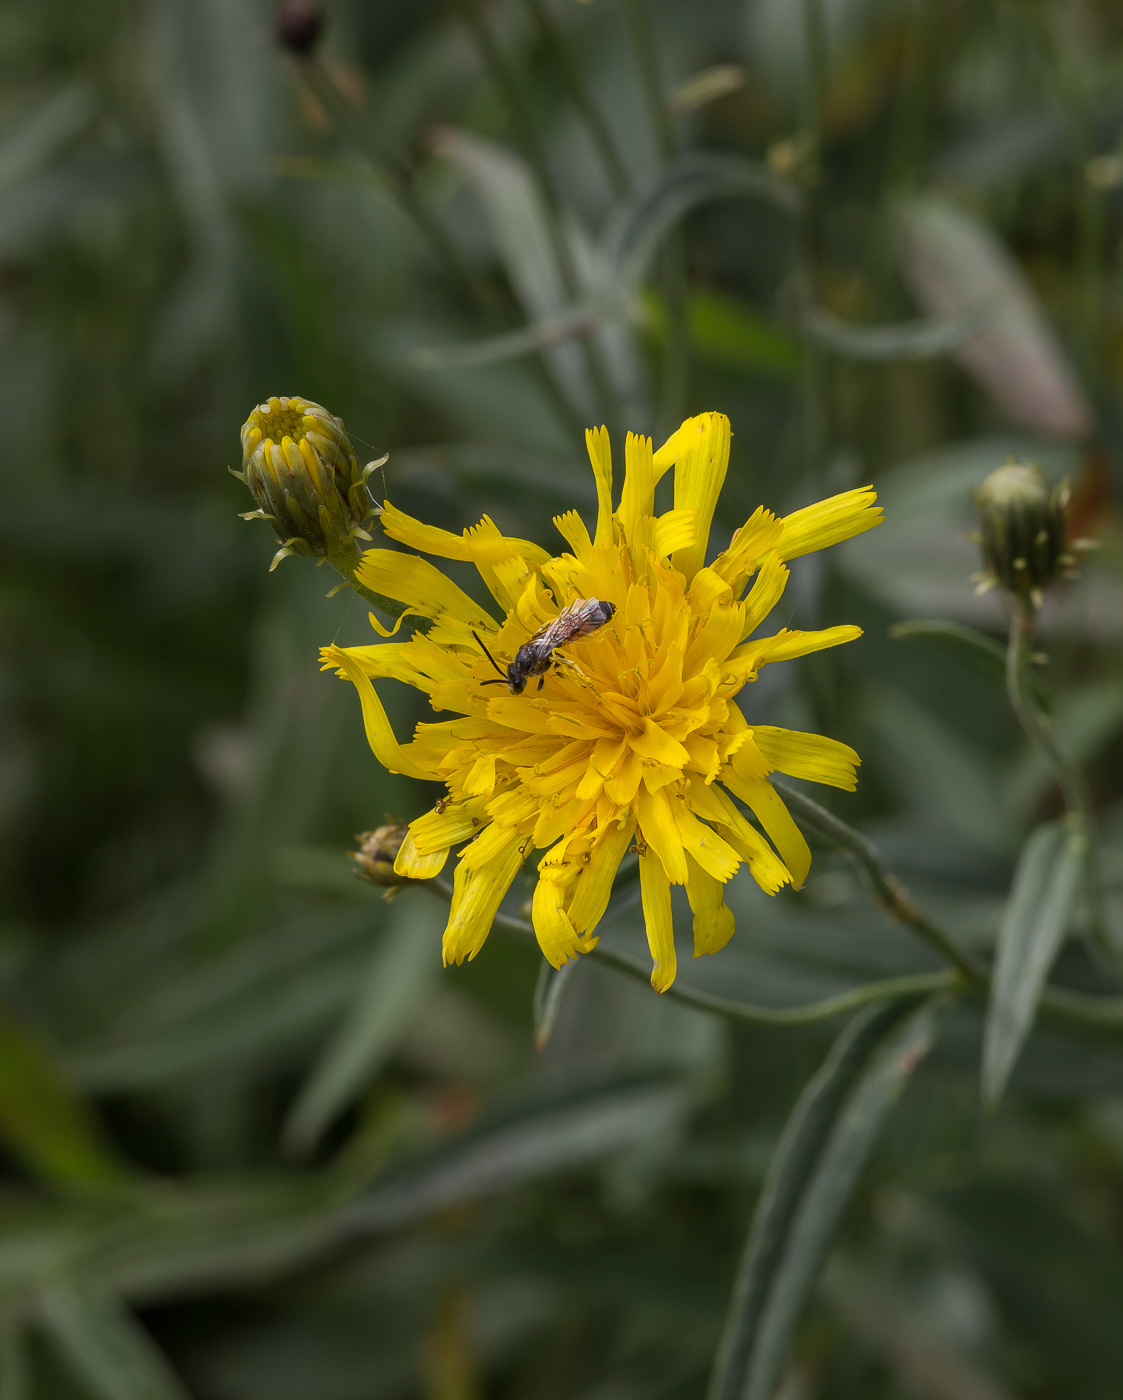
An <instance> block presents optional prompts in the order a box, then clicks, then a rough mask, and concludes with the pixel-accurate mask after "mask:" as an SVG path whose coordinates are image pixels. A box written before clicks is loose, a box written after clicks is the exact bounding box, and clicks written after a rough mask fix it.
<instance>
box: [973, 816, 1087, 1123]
mask: <svg viewBox="0 0 1123 1400" xmlns="http://www.w3.org/2000/svg"><path fill="white" fill-rule="evenodd" d="M1086 850H1087V838H1086V837H1085V835H1084V833H1083V832H1081V831H1077V830H1073V829H1071V828H1069V827H1066V826H1065V825H1063V824H1062V823H1060V822H1048V823H1047V824H1046V825H1044V826H1040V827H1038V828H1037V830H1036V831H1035V832H1034V833H1033V835H1032V836H1031V837H1030V838H1029V840H1028V841H1027V842H1026V844H1025V847H1024V848H1023V850H1022V854H1021V858H1020V859H1019V861H1018V868H1017V870H1016V871H1015V873H1014V884H1013V887H1012V888H1011V891H1010V898H1009V900H1008V901H1007V904H1006V909H1005V912H1004V913H1003V916H1002V926H1001V928H1000V929H999V933H998V956H997V958H996V960H995V968H994V977H993V979H992V981H991V992H990V1005H989V1007H988V1010H987V1023H986V1031H985V1033H984V1037H983V1101H984V1102H985V1104H986V1106H987V1107H988V1108H989V1109H990V1110H991V1111H993V1110H994V1109H995V1108H997V1107H998V1103H999V1101H1000V1099H1001V1098H1002V1094H1003V1091H1004V1089H1005V1088H1006V1082H1007V1080H1008V1079H1009V1078H1010V1072H1011V1070H1012V1069H1013V1068H1014V1065H1015V1063H1016V1062H1017V1059H1018V1055H1019V1054H1020V1053H1021V1049H1022V1046H1023V1045H1024V1044H1025V1040H1026V1037H1027V1036H1028V1035H1029V1032H1030V1028H1031V1027H1032V1025H1033V1022H1034V1018H1035V1016H1036V1014H1037V1003H1038V1002H1039V1000H1040V999H1041V992H1042V988H1043V987H1044V986H1045V980H1046V978H1047V977H1048V975H1049V969H1050V968H1051V967H1052V965H1053V960H1054V959H1055V958H1056V956H1057V953H1058V952H1059V950H1060V946H1061V943H1062V942H1063V941H1064V935H1065V931H1066V929H1067V928H1068V923H1069V920H1070V918H1071V917H1072V911H1073V908H1074V906H1075V904H1076V898H1077V894H1078V893H1079V889H1080V878H1081V873H1082V871H1083V868H1084V859H1085V854H1086Z"/></svg>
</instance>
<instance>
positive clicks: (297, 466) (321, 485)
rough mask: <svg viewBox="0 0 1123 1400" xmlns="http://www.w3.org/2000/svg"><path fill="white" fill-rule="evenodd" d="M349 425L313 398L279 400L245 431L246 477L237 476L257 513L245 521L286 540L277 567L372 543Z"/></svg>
mask: <svg viewBox="0 0 1123 1400" xmlns="http://www.w3.org/2000/svg"><path fill="white" fill-rule="evenodd" d="M376 465H377V464H376V463H374V462H371V463H368V465H367V466H366V467H360V466H359V459H358V458H357V457H356V455H355V450H354V448H353V447H352V446H351V444H350V442H349V441H348V440H347V434H346V432H345V431H344V428H343V423H342V422H341V421H340V419H338V418H335V417H333V416H332V414H330V413H329V412H328V411H327V409H325V408H321V407H320V405H319V404H317V403H311V402H309V400H308V399H299V398H274V399H270V400H269V402H268V403H264V404H261V405H260V406H259V407H258V408H255V409H254V411H253V412H252V413H251V414H250V416H249V418H248V419H247V420H246V423H245V425H244V427H243V428H242V470H241V471H240V472H235V473H234V475H235V476H237V477H238V478H239V479H240V480H242V481H244V482H245V483H246V485H247V486H248V487H249V488H250V491H251V492H252V493H253V498H254V500H255V501H256V502H257V505H258V509H257V510H255V511H247V512H246V514H245V515H244V517H243V518H244V519H246V520H254V519H257V520H268V521H269V523H270V524H271V525H272V526H273V529H274V530H275V531H276V534H277V538H278V539H279V540H280V541H281V548H280V549H279V550H278V551H277V554H276V556H275V557H274V559H273V563H272V565H271V567H272V568H276V566H277V564H278V563H279V562H280V561H281V560H282V559H283V558H284V557H285V556H286V555H288V554H311V555H317V556H319V557H320V558H331V557H332V556H333V555H337V554H339V553H340V552H341V551H343V550H346V549H348V548H349V547H351V546H353V545H354V542H355V540H356V539H363V540H369V539H370V535H369V534H368V533H367V531H366V530H365V529H364V528H363V527H364V525H365V524H366V522H367V520H368V519H369V518H370V517H371V516H372V515H373V514H374V513H375V512H376V510H377V507H376V506H375V504H374V501H373V500H372V499H371V495H370V492H369V491H368V490H367V484H366V482H367V477H368V476H369V475H370V473H371V471H373V470H374V467H375V466H376Z"/></svg>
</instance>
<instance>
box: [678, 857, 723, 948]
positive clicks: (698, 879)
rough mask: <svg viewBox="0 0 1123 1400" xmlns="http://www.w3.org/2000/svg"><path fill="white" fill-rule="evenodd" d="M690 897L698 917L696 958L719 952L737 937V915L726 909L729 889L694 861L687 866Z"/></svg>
mask: <svg viewBox="0 0 1123 1400" xmlns="http://www.w3.org/2000/svg"><path fill="white" fill-rule="evenodd" d="M686 872H687V873H686V897H687V899H689V900H690V908H691V911H692V912H693V914H694V956H695V957H696V958H700V957H701V956H702V955H703V954H704V953H718V952H720V951H721V949H722V948H724V947H725V945H726V944H727V943H728V942H729V940H730V939H731V938H732V937H733V915H732V913H731V912H730V910H729V909H728V908H727V907H726V903H725V886H724V885H723V884H722V882H721V881H720V880H715V879H714V877H713V876H712V875H709V874H707V873H706V871H704V870H703V869H702V867H701V866H700V865H699V864H698V863H697V862H696V861H695V860H693V859H691V860H688V861H687V863H686Z"/></svg>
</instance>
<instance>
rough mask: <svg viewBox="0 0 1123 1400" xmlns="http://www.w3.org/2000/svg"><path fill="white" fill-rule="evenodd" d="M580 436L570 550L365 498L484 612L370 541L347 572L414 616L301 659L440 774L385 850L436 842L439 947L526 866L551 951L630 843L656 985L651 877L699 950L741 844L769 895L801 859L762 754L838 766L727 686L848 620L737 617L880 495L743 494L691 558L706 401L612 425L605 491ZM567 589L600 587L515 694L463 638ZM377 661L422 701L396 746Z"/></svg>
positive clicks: (491, 629) (555, 606)
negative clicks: (759, 632) (375, 636)
mask: <svg viewBox="0 0 1123 1400" xmlns="http://www.w3.org/2000/svg"><path fill="white" fill-rule="evenodd" d="M587 440H588V447H589V457H590V460H591V462H592V466H593V472H594V476H595V479H596V487H597V518H596V523H595V526H594V527H593V532H592V533H591V534H590V530H589V526H588V525H587V524H586V522H584V521H583V520H582V519H581V518H580V517H579V516H578V514H577V513H576V511H569V512H567V513H566V514H565V515H560V516H558V517H557V518H556V519H555V521H554V524H555V525H556V526H557V529H558V530H559V532H560V534H561V536H562V538H563V539H564V541H565V543H566V545H568V547H569V551H570V552H568V553H563V554H559V555H554V556H551V555H548V554H547V553H546V551H545V550H544V549H542V548H540V547H539V546H538V545H535V544H531V543H529V542H528V541H526V540H519V539H513V538H510V537H509V536H505V535H503V534H501V533H500V531H499V530H498V528H497V527H496V526H495V525H494V524H493V523H492V521H491V520H489V519H488V518H487V516H485V517H484V518H483V520H482V521H480V523H479V524H478V525H475V526H472V527H471V528H469V529H466V530H464V531H463V533H462V534H459V535H457V534H453V533H451V532H450V531H447V530H441V529H437V528H436V527H434V526H430V525H426V524H423V523H422V522H421V521H418V520H414V519H413V518H412V517H411V516H408V515H405V514H404V513H403V512H402V511H400V510H398V509H397V508H396V507H394V506H392V505H391V504H390V502H388V501H387V502H386V503H385V505H384V507H383V514H382V517H381V520H382V525H383V528H384V530H385V532H386V534H387V535H389V536H390V537H391V538H392V539H394V540H396V541H397V542H398V543H399V544H401V545H405V546H407V547H409V548H412V549H417V550H421V551H423V552H424V553H426V554H430V555H436V556H437V557H438V558H444V559H454V560H460V561H463V562H465V563H471V564H473V565H475V567H476V569H477V570H478V572H479V575H480V578H481V580H482V582H483V584H484V585H485V586H486V588H487V589H488V591H489V592H490V594H491V596H492V598H493V599H494V600H495V604H496V605H497V606H496V608H495V609H494V615H493V613H492V612H489V611H488V610H486V609H484V608H481V607H480V606H479V605H478V604H477V603H475V602H474V601H473V600H472V599H471V598H470V597H469V596H468V594H467V593H465V592H463V591H462V590H461V589H460V588H459V587H457V586H456V585H455V584H454V583H453V582H452V581H451V580H450V579H448V578H447V577H446V576H445V575H444V574H443V573H442V572H441V571H440V570H439V569H438V568H437V567H436V566H435V565H433V564H431V563H429V562H428V561H427V560H424V559H421V558H420V557H419V556H418V555H416V554H408V553H402V552H399V551H394V550H387V549H371V550H368V551H367V552H366V554H365V555H364V556H363V559H362V562H361V563H360V566H359V570H358V577H359V580H360V582H362V583H364V584H366V585H367V586H368V587H369V588H371V589H373V590H374V591H375V592H378V593H381V594H383V595H384V596H386V597H390V598H394V599H396V600H398V601H400V602H402V603H404V604H406V606H407V608H408V609H409V610H410V615H411V616H412V617H414V618H415V619H416V618H421V619H427V620H428V621H427V624H426V626H425V628H424V630H422V629H420V628H419V629H418V630H416V631H415V632H414V633H413V635H412V636H411V637H410V638H409V640H407V641H404V642H403V641H400V640H396V641H388V642H385V643H382V644H378V645H374V646H365V647H349V648H344V647H337V646H330V647H325V648H324V652H323V664H324V666H325V667H328V668H331V669H334V670H336V671H337V672H338V673H339V674H340V675H341V676H344V677H346V678H347V679H348V680H350V681H352V682H353V684H354V685H355V687H356V689H357V690H358V692H359V697H360V699H361V701H362V710H363V720H364V724H365V726H366V732H367V738H368V741H369V743H370V746H371V748H372V749H373V751H374V753H375V755H376V757H377V758H378V759H379V761H380V762H381V763H382V764H383V765H384V766H385V767H386V768H388V769H390V771H391V772H395V773H404V774H406V775H407V776H409V777H412V778H422V779H428V780H430V781H433V782H438V783H441V784H443V786H444V788H445V794H444V795H443V796H442V797H441V799H440V801H439V802H438V803H437V804H436V806H435V808H434V809H433V810H431V811H429V812H426V813H424V814H423V815H422V816H420V817H418V818H417V819H416V820H415V821H413V822H412V823H411V824H410V829H409V834H408V836H407V837H406V839H405V841H404V842H403V843H402V847H401V850H400V852H399V853H398V857H397V861H396V863H395V869H396V870H397V871H398V873H399V874H400V875H403V876H406V877H409V878H412V879H419V880H422V879H430V878H432V877H433V876H435V875H436V874H438V873H439V872H440V871H441V870H442V868H443V867H444V865H445V862H446V861H447V859H448V856H449V853H450V851H451V850H452V849H453V848H457V851H458V855H459V859H458V861H457V864H456V872H455V877H454V881H453V900H452V908H451V911H450V915H449V921H448V927H447V929H446V931H445V939H444V958H445V962H446V963H447V962H456V963H459V962H462V961H463V960H464V959H465V958H473V957H475V955H476V954H477V953H478V952H479V950H480V948H481V947H482V945H483V942H484V939H485V938H486V937H487V934H488V931H489V929H490V928H491V924H492V921H493V920H494V918H495V915H496V913H497V912H498V910H499V906H500V904H501V903H502V901H503V898H504V896H505V895H506V894H507V892H508V890H509V889H510V888H511V886H512V885H513V884H514V883H515V882H516V880H517V879H518V876H519V872H520V870H524V869H525V870H527V871H528V872H529V871H530V870H531V868H532V867H534V866H536V875H537V878H536V884H535V888H534V894H533V899H532V901H531V910H532V917H533V921H534V929H535V933H536V934H537V937H538V941H539V944H540V945H541V948H542V951H543V953H544V955H545V956H546V958H547V959H549V961H550V962H551V963H552V964H553V965H554V966H555V967H560V966H562V964H563V963H566V962H568V961H570V960H571V959H573V958H575V957H577V956H578V955H579V954H581V953H583V952H588V951H589V950H590V949H591V948H592V947H593V946H594V945H595V944H596V941H597V935H596V929H597V925H598V924H599V923H600V920H601V918H602V917H603V915H604V912H605V909H606V907H607V905H608V900H609V895H610V893H611V890H612V883H613V879H614V877H615V875H616V871H617V868H618V866H619V865H620V862H621V861H622V860H623V859H624V858H625V856H626V855H627V854H628V852H629V851H631V852H633V853H634V854H635V855H636V858H637V859H638V862H639V880H640V891H641V896H642V902H643V911H644V920H645V923H646V926H647V938H648V944H649V947H650V949H651V957H652V965H653V971H652V975H651V980H652V984H653V986H655V987H656V989H657V990H658V991H665V990H666V989H667V987H669V986H670V985H671V983H672V982H673V981H674V978H675V969H676V954H675V939H674V929H673V924H672V889H673V886H675V885H681V886H683V887H684V888H685V893H686V898H687V900H688V901H689V904H690V909H691V912H692V914H693V921H694V955H695V956H696V957H697V956H700V955H701V954H704V953H715V952H717V951H718V950H719V949H721V948H723V947H724V946H725V944H726V943H727V942H728V941H729V939H730V937H731V936H732V933H733V915H732V913H731V912H730V910H729V908H728V907H727V905H726V903H725V898H724V890H725V885H726V884H727V883H728V881H729V880H731V879H732V878H733V876H734V875H735V874H736V872H737V871H738V869H739V868H740V866H741V865H742V863H743V864H745V865H747V866H748V869H749V874H750V875H751V876H752V877H753V879H755V880H756V882H757V884H759V885H760V887H761V888H762V889H763V890H764V891H765V892H766V893H768V894H775V893H776V892H777V891H778V890H780V889H781V888H782V887H783V886H785V885H793V886H796V887H798V886H799V885H801V884H802V883H803V881H804V880H805V879H806V877H807V872H808V869H809V867H810V863H811V853H810V851H809V850H808V848H807V843H806V841H805V840H804V839H803V835H802V833H801V832H800V830H799V828H798V827H797V826H796V824H795V822H794V821H793V820H792V817H791V814H790V813H789V811H788V809H787V807H786V806H785V804H784V802H783V799H782V798H781V796H780V794H779V793H778V792H777V790H776V788H775V787H774V786H773V785H772V783H771V781H770V777H771V775H772V774H773V773H781V774H785V775H788V776H791V777H795V778H803V779H807V780H810V781H812V782H819V783H829V784H831V785H832V786H834V787H840V788H843V789H846V790H851V789H853V787H854V785H855V769H856V767H857V765H858V763H859V759H858V755H857V754H856V753H855V752H854V751H853V749H851V748H848V747H847V746H846V745H845V744H842V743H839V742H838V741H837V740H835V739H828V738H824V737H822V736H820V735H818V734H802V733H798V732H796V731H793V730H788V729H778V728H776V727H774V726H771V725H750V724H748V723H747V722H746V720H745V717H744V716H743V715H742V713H741V711H740V709H739V708H738V706H737V704H736V701H735V696H736V695H737V693H738V692H739V691H740V690H741V689H742V687H743V686H745V685H747V684H750V683H751V682H752V681H754V680H755V679H756V676H757V674H758V672H759V670H760V668H761V666H764V665H767V664H770V663H773V662H779V661H786V660H790V659H791V658H793V657H797V656H803V655H806V654H807V653H808V652H812V651H818V650H820V649H822V648H824V647H832V646H838V645H839V644H841V643H843V642H848V641H852V640H853V639H854V638H856V637H858V636H860V635H861V633H860V629H859V628H857V627H850V626H836V627H828V628H825V629H824V630H822V631H817V632H799V631H789V630H788V629H786V628H783V629H781V630H780V631H779V632H777V633H776V634H775V635H773V636H767V637H759V638H758V637H754V635H753V634H754V633H755V630H756V628H757V627H758V626H759V625H760V624H761V623H762V622H763V621H764V619H765V618H766V616H767V615H768V614H769V613H770V612H771V611H772V609H773V608H774V607H775V606H776V604H777V603H778V602H779V600H780V597H781V595H782V593H783V591H784V585H785V584H786V582H787V577H788V571H787V568H786V567H785V564H784V561H785V560H788V559H794V558H796V557H798V556H799V555H801V554H806V553H808V552H809V551H811V550H814V549H822V548H824V547H825V546H826V545H830V544H836V543H838V542H839V541H840V540H844V539H848V538H850V537H851V536H853V535H857V534H860V533H861V532H862V531H863V530H868V529H870V528H871V527H872V526H874V525H876V524H877V523H878V522H879V520H880V518H881V512H880V510H878V509H877V508H876V507H875V505H874V501H875V497H874V493H873V492H872V491H871V490H869V489H868V488H861V489H859V490H856V491H846V492H843V493H842V494H841V495H839V496H834V497H832V498H831V499H830V500H827V501H820V502H818V503H817V504H815V505H811V506H807V507H805V508H804V509H803V510H798V511H796V512H794V514H791V515H787V516H784V517H780V516H777V515H774V514H773V513H771V512H770V511H767V510H765V509H764V508H763V507H762V508H761V509H760V510H758V511H756V513H755V514H754V515H753V516H751V517H750V519H749V520H748V521H746V522H745V524H744V525H743V526H742V527H741V529H740V530H738V531H736V532H735V533H734V536H733V538H732V540H731V541H730V543H729V545H728V546H727V548H726V549H725V550H724V551H723V552H721V553H718V554H717V556H716V558H713V562H712V563H710V564H709V565H707V563H706V560H707V557H710V556H709V535H710V526H711V523H712V520H713V515H714V509H715V507H716V504H717V500H718V497H719V495H720V492H721V489H722V484H723V483H724V480H725V474H726V468H727V466H728V462H729V442H730V434H729V420H728V419H727V418H726V417H725V416H724V414H720V413H703V414H699V415H698V416H697V417H696V418H690V419H687V421H686V422H685V423H684V424H683V425H682V427H681V428H679V430H678V431H677V432H676V433H675V434H673V435H672V437H670V438H669V439H668V440H667V442H666V443H664V444H663V446H662V447H660V448H659V449H658V450H657V451H653V449H652V444H651V441H650V439H648V438H644V437H637V436H634V435H632V434H629V436H628V440H627V443H626V445H625V452H624V466H625V470H624V482H623V487H622V490H621V494H620V500H619V504H618V505H617V506H616V507H615V509H614V508H613V479H612V453H611V448H610V445H609V440H608V433H607V431H606V430H605V429H604V428H600V429H597V430H591V431H590V432H589V433H588V434H587ZM671 470H673V471H674V475H675V480H674V509H673V510H670V511H668V512H666V513H665V514H663V515H661V516H656V515H655V505H654V500H655V488H656V486H657V484H658V482H659V480H660V479H661V478H662V477H663V476H664V475H665V474H666V473H667V472H668V471H671ZM589 600H599V601H600V602H601V603H603V604H611V605H612V608H611V609H607V608H605V609H601V610H599V611H598V613H597V617H596V619H595V620H594V622H593V625H591V626H590V627H588V628H586V629H583V631H579V632H578V634H577V635H575V636H571V635H570V634H569V633H566V634H565V635H564V636H562V638H561V640H560V641H558V642H557V644H556V646H555V647H554V649H553V650H552V652H551V651H550V650H549V648H547V649H546V652H545V653H544V654H545V656H546V662H545V664H546V669H545V672H544V674H542V675H539V674H538V673H534V674H531V673H529V672H528V674H527V675H526V677H525V678H524V679H525V680H526V682H527V683H526V685H525V688H524V689H523V690H522V691H521V692H519V693H511V692H509V691H508V689H507V688H506V687H505V686H504V685H503V684H497V683H496V682H497V681H498V680H499V678H498V677H497V676H496V674H495V670H494V668H493V666H492V664H491V661H490V659H489V658H488V656H487V655H486V654H485V652H484V650H483V646H482V645H481V642H482V643H483V644H484V645H486V646H487V648H488V650H489V651H490V652H491V653H492V654H493V655H494V656H495V657H496V659H497V661H498V663H499V664H500V666H502V667H506V666H508V665H510V664H511V661H512V658H514V656H515V654H516V652H517V651H518V649H519V647H520V646H522V645H523V643H525V642H527V641H529V640H530V639H531V638H532V637H533V636H535V635H536V634H538V633H540V632H541V630H542V629H543V628H544V627H550V626H552V624H553V623H554V622H555V620H556V619H557V618H558V616H559V614H561V613H563V612H566V610H571V611H569V612H566V616H567V617H572V616H573V615H574V614H573V612H572V609H573V608H574V605H577V604H580V603H582V602H585V603H586V604H587V603H588V602H589ZM610 611H611V616H609V617H607V620H605V614H607V613H608V612H610ZM371 621H372V623H374V625H375V629H376V631H377V632H379V634H380V635H382V636H390V635H394V634H392V633H388V632H387V630H386V629H385V628H383V627H382V626H381V625H380V624H379V623H378V622H377V621H376V620H375V619H374V618H373V617H372V619H371ZM563 631H564V629H563ZM394 633H395V634H396V633H398V628H396V627H395V629H394ZM399 635H401V634H399ZM383 679H393V680H396V681H402V682H405V683H406V684H408V685H412V686H414V687H416V688H417V689H419V690H421V691H422V692H424V693H425V694H426V695H428V696H429V700H430V703H431V705H432V707H433V709H434V710H435V711H437V712H438V714H439V715H440V716H441V718H440V720H439V722H437V723H432V724H421V725H418V727H417V732H416V734H415V736H414V739H413V742H412V743H409V744H399V742H398V740H397V738H396V737H395V735H394V732H393V729H392V728H391V725H390V722H389V719H388V718H387V716H386V711H385V710H384V708H383V706H382V702H381V700H380V699H379V696H378V694H377V692H376V690H375V682H376V681H377V682H381V681H382V680H383ZM539 681H541V684H539ZM450 716H451V718H450ZM754 821H755V823H756V824H755V825H754Z"/></svg>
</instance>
